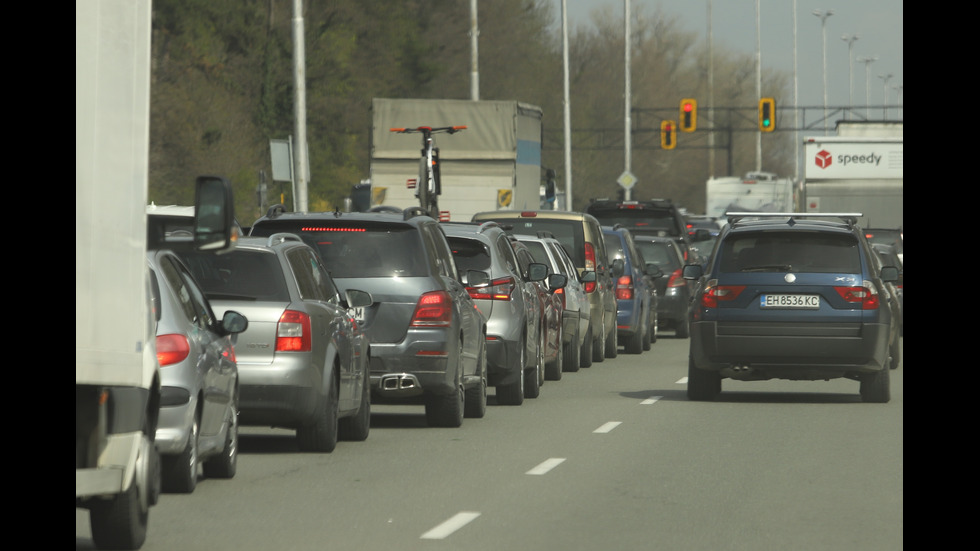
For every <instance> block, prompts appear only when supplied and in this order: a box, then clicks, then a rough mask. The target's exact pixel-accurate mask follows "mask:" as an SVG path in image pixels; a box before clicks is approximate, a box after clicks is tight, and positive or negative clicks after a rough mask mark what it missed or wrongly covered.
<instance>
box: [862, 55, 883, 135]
mask: <svg viewBox="0 0 980 551" xmlns="http://www.w3.org/2000/svg"><path fill="white" fill-rule="evenodd" d="M857 60H858V62H859V63H864V111H865V113H864V116H865V117H867V118H869V119H870V118H871V64H872V63H874V62H875V61H878V55H877V54H876V55H872V56H863V57H860V56H859V57H858V58H857Z"/></svg>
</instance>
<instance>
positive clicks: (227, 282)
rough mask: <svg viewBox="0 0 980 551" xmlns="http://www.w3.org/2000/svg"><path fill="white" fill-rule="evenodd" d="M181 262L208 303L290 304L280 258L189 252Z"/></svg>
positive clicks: (248, 253) (264, 254)
mask: <svg viewBox="0 0 980 551" xmlns="http://www.w3.org/2000/svg"><path fill="white" fill-rule="evenodd" d="M181 259H182V260H183V261H184V264H186V265H187V267H188V269H190V271H191V273H192V274H194V279H196V280H197V282H198V284H199V285H200V286H201V289H203V290H204V294H205V295H207V297H208V299H209V300H255V301H274V302H288V301H289V290H288V289H287V288H286V280H285V279H284V277H283V275H282V268H281V267H280V266H279V258H278V257H277V256H276V255H275V253H273V252H262V251H255V250H252V251H249V250H245V249H237V250H234V251H232V252H230V253H228V254H222V255H215V254H210V253H197V252H188V253H182V254H181Z"/></svg>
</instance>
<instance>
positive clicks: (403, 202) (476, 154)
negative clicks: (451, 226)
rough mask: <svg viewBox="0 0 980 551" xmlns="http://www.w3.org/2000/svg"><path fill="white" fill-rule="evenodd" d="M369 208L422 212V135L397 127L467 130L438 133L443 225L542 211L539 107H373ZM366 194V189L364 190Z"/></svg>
mask: <svg viewBox="0 0 980 551" xmlns="http://www.w3.org/2000/svg"><path fill="white" fill-rule="evenodd" d="M372 119H373V122H372V127H371V178H370V188H371V189H370V197H371V205H370V206H371V207H378V206H387V207H396V208H399V209H404V208H408V207H413V206H418V205H419V202H418V198H417V196H416V190H417V188H416V187H415V186H417V185H419V183H418V181H417V180H418V177H419V159H420V156H421V155H420V148H421V144H420V142H419V139H418V136H416V135H411V134H401V133H395V132H391V129H392V128H417V127H420V126H429V127H433V128H435V127H443V126H465V127H466V129H465V130H462V131H459V132H456V133H453V134H438V135H436V136H435V143H434V146H435V147H436V148H438V149H439V153H438V158H439V172H440V179H441V185H440V186H439V187H440V194H439V196H438V203H439V210H440V211H441V213H442V214H441V217H442V219H444V220H452V221H466V222H468V221H469V220H470V219H471V217H472V216H473V214H475V213H477V212H484V211H488V210H498V209H518V210H519V209H537V208H538V207H539V205H540V202H541V198H540V189H541V184H542V172H543V171H542V168H541V137H542V130H541V119H542V111H541V108H539V107H536V106H534V105H530V104H526V103H521V102H518V101H473V100H441V99H436V100H427V99H384V98H375V99H374V100H373V102H372ZM361 187H362V191H363V187H364V186H363V185H362V186H361Z"/></svg>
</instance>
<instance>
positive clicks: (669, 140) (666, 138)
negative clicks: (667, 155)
mask: <svg viewBox="0 0 980 551" xmlns="http://www.w3.org/2000/svg"><path fill="white" fill-rule="evenodd" d="M660 147H661V148H662V149H674V148H675V147H677V124H676V123H674V121H660Z"/></svg>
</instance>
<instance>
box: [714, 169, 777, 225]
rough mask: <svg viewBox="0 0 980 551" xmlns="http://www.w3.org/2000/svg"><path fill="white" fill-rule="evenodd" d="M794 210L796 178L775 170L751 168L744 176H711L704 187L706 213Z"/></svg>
mask: <svg viewBox="0 0 980 551" xmlns="http://www.w3.org/2000/svg"><path fill="white" fill-rule="evenodd" d="M728 211H732V212H795V211H796V193H795V189H794V185H793V180H792V179H790V178H779V177H777V176H776V175H775V174H773V173H772V172H749V173H748V174H746V175H745V177H744V178H739V177H737V176H725V177H722V178H710V179H709V180H708V183H707V187H706V189H705V211H704V213H705V214H706V215H707V216H711V217H714V218H718V219H722V218H724V215H725V213H726V212H728Z"/></svg>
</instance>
